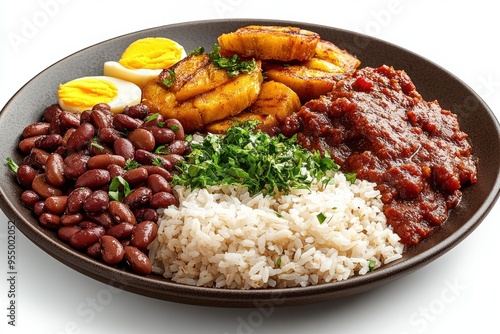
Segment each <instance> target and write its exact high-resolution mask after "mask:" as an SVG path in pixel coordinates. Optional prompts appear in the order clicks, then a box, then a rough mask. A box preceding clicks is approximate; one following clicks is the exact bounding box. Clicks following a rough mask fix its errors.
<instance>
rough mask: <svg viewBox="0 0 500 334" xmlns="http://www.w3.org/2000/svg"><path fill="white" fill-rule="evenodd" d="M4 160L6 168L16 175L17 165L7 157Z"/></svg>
mask: <svg viewBox="0 0 500 334" xmlns="http://www.w3.org/2000/svg"><path fill="white" fill-rule="evenodd" d="M5 160H6V161H7V162H6V165H7V167H9V169H10V170H11V171H13V172H14V173H17V170H18V169H19V165H18V164H17V163H16V162H15V161H14V160H12V159H11V158H9V157H7V158H5Z"/></svg>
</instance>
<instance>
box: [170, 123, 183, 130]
mask: <svg viewBox="0 0 500 334" xmlns="http://www.w3.org/2000/svg"><path fill="white" fill-rule="evenodd" d="M180 129H181V128H180V127H179V126H178V125H177V124H172V126H171V127H170V130H172V131H174V132H177V131H179V130H180Z"/></svg>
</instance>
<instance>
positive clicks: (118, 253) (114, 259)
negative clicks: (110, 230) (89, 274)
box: [101, 235, 125, 264]
mask: <svg viewBox="0 0 500 334" xmlns="http://www.w3.org/2000/svg"><path fill="white" fill-rule="evenodd" d="M101 255H102V259H103V260H104V262H106V263H109V264H118V263H119V262H121V261H122V260H123V256H124V255H125V250H124V248H123V245H122V244H121V243H120V241H118V239H116V238H115V237H113V236H110V235H103V236H102V237H101Z"/></svg>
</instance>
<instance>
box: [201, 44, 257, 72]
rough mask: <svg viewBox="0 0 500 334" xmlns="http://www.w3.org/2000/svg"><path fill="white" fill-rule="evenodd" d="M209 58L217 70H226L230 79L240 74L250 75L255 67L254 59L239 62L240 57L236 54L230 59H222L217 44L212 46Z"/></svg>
mask: <svg viewBox="0 0 500 334" xmlns="http://www.w3.org/2000/svg"><path fill="white" fill-rule="evenodd" d="M210 58H211V59H212V61H213V62H214V63H215V65H217V66H218V67H219V68H222V69H225V70H227V74H228V75H229V76H230V77H234V76H237V75H238V74H240V73H241V72H244V73H250V72H252V71H253V70H254V69H255V66H256V62H255V59H252V60H250V61H240V57H238V55H237V54H234V55H233V56H231V57H230V58H228V57H223V56H222V55H221V54H220V48H219V46H218V45H217V44H214V46H213V50H212V52H210Z"/></svg>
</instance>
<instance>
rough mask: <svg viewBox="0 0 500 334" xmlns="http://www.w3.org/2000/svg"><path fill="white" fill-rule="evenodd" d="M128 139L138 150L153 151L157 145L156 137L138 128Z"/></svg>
mask: <svg viewBox="0 0 500 334" xmlns="http://www.w3.org/2000/svg"><path fill="white" fill-rule="evenodd" d="M128 139H129V140H130V142H131V143H132V145H134V147H135V148H136V149H143V150H146V151H153V150H154V148H155V145H156V142H155V137H154V136H153V133H151V131H149V130H146V129H144V128H138V129H135V130H134V131H132V132H130V133H129V134H128Z"/></svg>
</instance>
